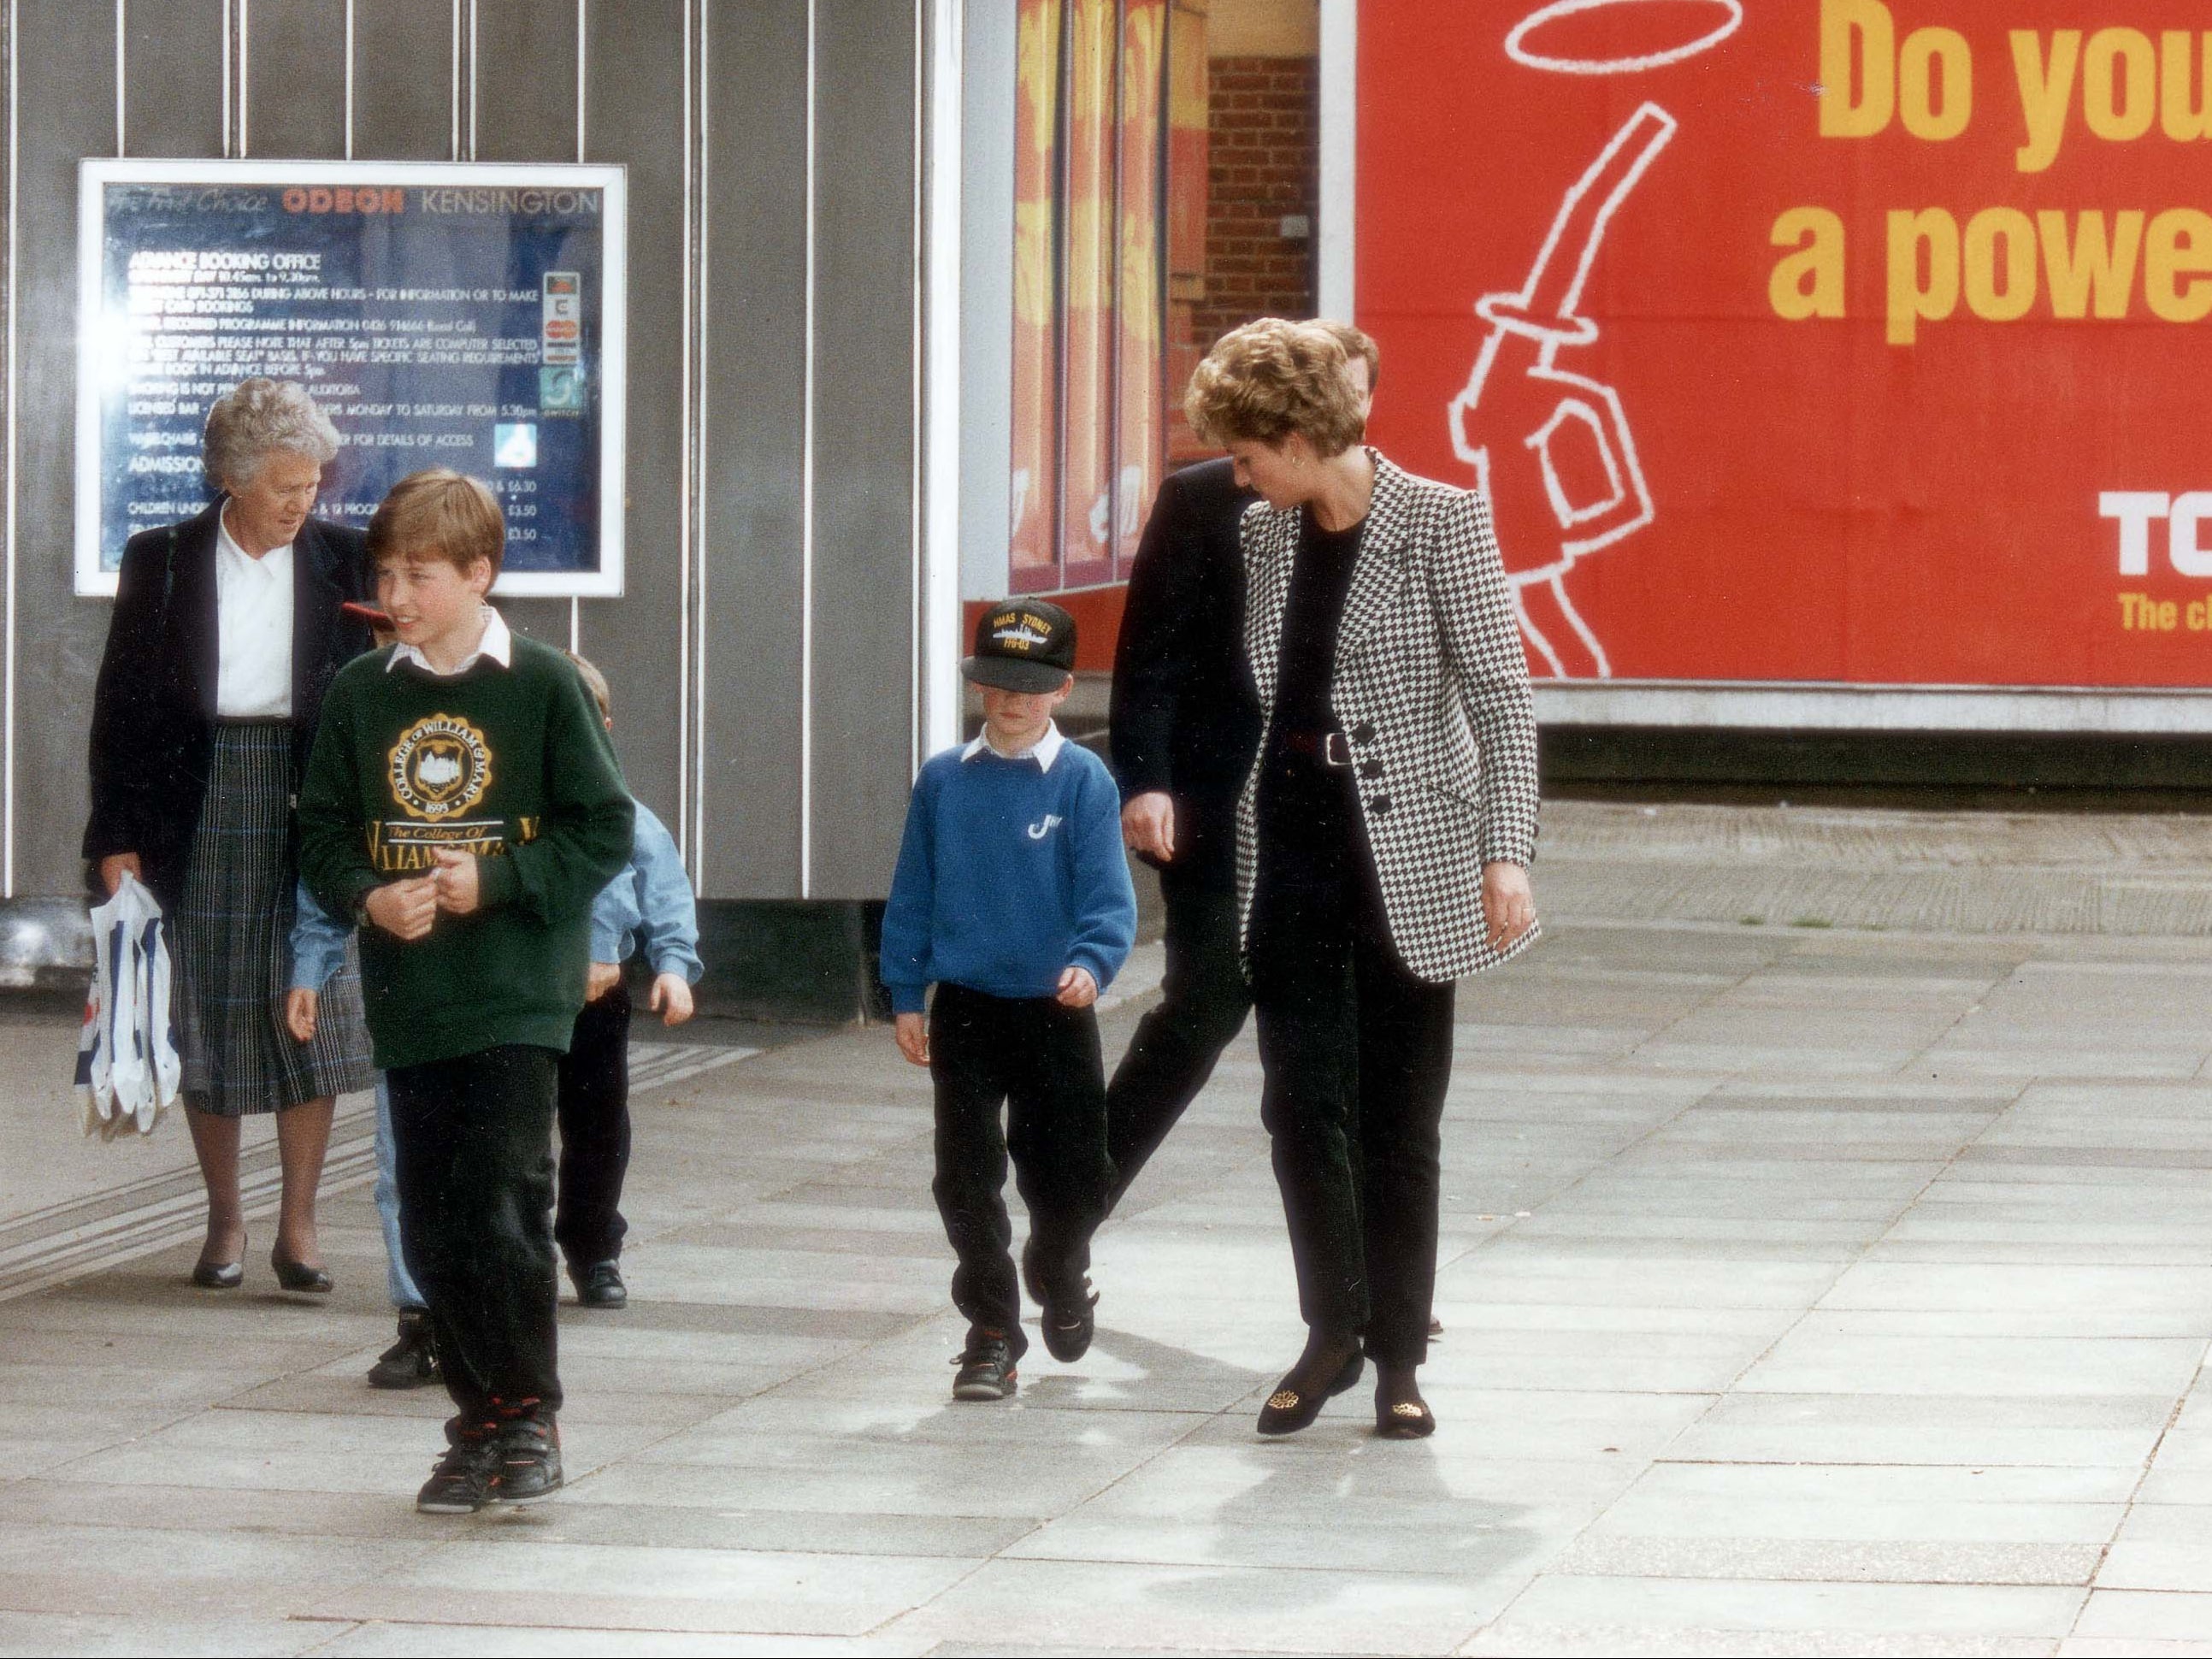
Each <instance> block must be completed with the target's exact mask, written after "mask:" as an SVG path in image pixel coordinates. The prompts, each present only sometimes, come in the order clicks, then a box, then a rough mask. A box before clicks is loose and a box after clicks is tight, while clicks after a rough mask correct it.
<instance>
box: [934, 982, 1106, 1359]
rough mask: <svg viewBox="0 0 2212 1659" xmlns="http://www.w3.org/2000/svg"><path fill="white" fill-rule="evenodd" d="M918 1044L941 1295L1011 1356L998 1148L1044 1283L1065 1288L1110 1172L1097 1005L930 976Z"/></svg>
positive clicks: (1010, 1283) (1086, 1257) (1017, 1311)
mask: <svg viewBox="0 0 2212 1659" xmlns="http://www.w3.org/2000/svg"><path fill="white" fill-rule="evenodd" d="M929 1051H930V1061H929V1073H930V1076H931V1077H932V1078H933V1079H934V1080H935V1082H936V1085H937V1178H936V1180H935V1181H934V1182H933V1184H932V1187H931V1190H932V1192H933V1193H934V1194H935V1195H936V1198H937V1212H938V1214H939V1216H940V1217H942V1218H944V1222H945V1237H946V1238H947V1239H949V1240H950V1241H951V1244H952V1249H953V1253H954V1254H955V1255H957V1256H958V1258H959V1265H958V1266H957V1267H956V1268H955V1269H954V1270H953V1273H952V1302H953V1305H954V1306H955V1307H957V1308H958V1309H959V1310H960V1311H961V1312H962V1313H963V1314H965V1315H967V1316H968V1322H969V1324H970V1325H974V1326H977V1327H980V1328H983V1329H986V1330H994V1331H999V1332H1001V1333H1003V1334H1005V1336H1006V1343H1007V1346H1008V1347H1009V1348H1010V1349H1011V1350H1012V1352H1013V1354H1014V1356H1015V1357H1016V1358H1019V1357H1020V1356H1021V1355H1022V1353H1023V1352H1025V1351H1026V1350H1027V1348H1028V1346H1029V1340H1028V1338H1026V1337H1025V1336H1024V1335H1023V1334H1022V1323H1021V1321H1022V1296H1021V1287H1020V1285H1019V1283H1018V1280H1017V1279H1016V1278H1015V1275H1014V1261H1013V1256H1012V1254H1011V1252H1012V1247H1013V1237H1014V1235H1013V1227H1012V1224H1011V1223H1010V1222H1009V1221H1008V1220H1007V1218H1006V1196H1005V1193H1006V1161H1007V1158H1008V1156H1009V1154H1011V1155H1012V1159H1013V1165H1014V1186H1015V1189H1016V1190H1017V1191H1018V1192H1019V1193H1020V1194H1021V1195H1022V1202H1023V1203H1024V1204H1025V1205H1027V1206H1029V1212H1030V1238H1031V1239H1032V1240H1034V1241H1035V1243H1036V1251H1037V1257H1038V1263H1039V1268H1040V1271H1041V1272H1042V1274H1043V1276H1044V1278H1045V1280H1046V1283H1047V1286H1048V1289H1050V1290H1052V1291H1054V1292H1055V1293H1057V1292H1058V1291H1060V1290H1062V1289H1065V1290H1066V1291H1069V1292H1070V1293H1071V1294H1073V1293H1075V1292H1077V1291H1079V1287H1080V1285H1081V1284H1082V1281H1083V1274H1084V1273H1085V1271H1087V1270H1088V1269H1089V1267H1090V1266H1091V1234H1092V1233H1093V1232H1095V1231H1097V1227H1098V1223H1099V1222H1100V1221H1101V1220H1102V1219H1103V1218H1104V1216H1105V1213H1106V1190H1107V1187H1108V1185H1109V1182H1111V1181H1112V1179H1113V1174H1114V1172H1113V1170H1112V1167H1111V1166H1110V1165H1109V1164H1108V1163H1107V1162H1106V1098H1105V1095H1106V1089H1105V1082H1106V1079H1105V1068H1104V1065H1103V1061H1102V1060H1101V1058H1100V1055H1099V1051H1098V1019H1097V1015H1096V1014H1094V1013H1093V1012H1091V1010H1090V1009H1088V1008H1063V1007H1061V1006H1060V1004H1059V1003H1057V1002H1055V1001H1054V1000H1052V999H1051V998H1049V997H1037V998H1023V999H1019V1000H1016V999H1011V998H1006V997H994V996H987V995H985V994H983V993H982V992H981V991H971V990H969V989H968V988H967V987H965V986H960V985H939V987H937V1000H936V1002H935V1004H934V1006H933V1007H932V1008H931V1010H930V1015H929ZM1001 1107H1003V1108H1004V1109H1005V1110H1006V1124H1005V1127H1004V1128H1003V1129H1001V1127H1000V1120H999V1113H1000V1108H1001Z"/></svg>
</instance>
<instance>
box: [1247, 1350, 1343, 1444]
mask: <svg viewBox="0 0 2212 1659" xmlns="http://www.w3.org/2000/svg"><path fill="white" fill-rule="evenodd" d="M1366 1365H1367V1356H1366V1355H1365V1354H1364V1353H1363V1352H1360V1350H1359V1348H1358V1345H1357V1344H1355V1345H1354V1346H1353V1347H1352V1353H1351V1356H1350V1358H1347V1359H1346V1360H1345V1362H1344V1364H1343V1366H1342V1368H1341V1369H1340V1370H1338V1371H1337V1373H1336V1375H1335V1376H1334V1377H1333V1378H1332V1379H1331V1380H1330V1381H1329V1382H1328V1383H1327V1384H1326V1385H1325V1386H1319V1387H1316V1386H1315V1385H1313V1384H1310V1383H1304V1382H1301V1381H1300V1373H1301V1372H1302V1371H1303V1370H1304V1369H1305V1361H1304V1360H1303V1359H1302V1360H1300V1361H1299V1362H1298V1364H1296V1365H1293V1366H1291V1369H1290V1370H1289V1372H1288V1374H1286V1375H1285V1376H1284V1378H1283V1380H1282V1381H1281V1382H1280V1383H1277V1384H1276V1385H1275V1391H1274V1393H1273V1394H1271V1395H1268V1396H1267V1404H1266V1405H1264V1406H1262V1407H1260V1432H1261V1434H1296V1433H1297V1431H1299V1430H1300V1429H1303V1428H1308V1427H1310V1426H1311V1425H1312V1423H1313V1420H1314V1419H1316V1417H1319V1416H1320V1415H1321V1408H1322V1407H1323V1406H1324V1405H1326V1404H1327V1403H1328V1401H1331V1400H1333V1399H1334V1398H1335V1397H1336V1396H1337V1395H1340V1394H1342V1393H1343V1392H1344V1391H1345V1390H1346V1389H1349V1388H1350V1387H1352V1384H1354V1383H1357V1382H1358V1381H1359V1374H1360V1372H1361V1371H1362V1370H1365V1369H1366Z"/></svg>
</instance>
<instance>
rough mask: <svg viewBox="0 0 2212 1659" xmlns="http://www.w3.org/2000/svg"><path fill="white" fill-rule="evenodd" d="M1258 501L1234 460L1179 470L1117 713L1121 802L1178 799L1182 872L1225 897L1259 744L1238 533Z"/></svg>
mask: <svg viewBox="0 0 2212 1659" xmlns="http://www.w3.org/2000/svg"><path fill="white" fill-rule="evenodd" d="M1258 499H1259V497H1258V496H1256V495H1253V494H1252V493H1251V492H1250V491H1249V490H1245V489H1238V488H1237V480H1236V477H1235V473H1234V470H1233V468H1232V466H1231V463H1230V462H1228V461H1226V460H1218V461H1201V462H1200V463H1199V464H1198V465H1196V466H1191V467H1186V468H1184V469H1183V470H1182V471H1180V472H1175V473H1170V475H1169V476H1168V477H1167V478H1166V480H1165V481H1164V483H1162V484H1161V485H1160V493H1159V499H1158V501H1154V502H1153V504H1152V518H1151V520H1149V521H1148V522H1147V523H1146V526H1145V534H1144V539H1143V540H1142V541H1141V542H1139V544H1138V546H1137V559H1136V564H1135V567H1134V568H1133V569H1132V570H1131V572H1130V573H1129V592H1128V598H1127V605H1126V608H1125V609H1124V611H1123V612H1122V616H1121V642H1120V644H1119V645H1118V646H1117V647H1116V648H1115V653H1114V696H1113V703H1112V708H1111V712H1110V714H1109V739H1110V742H1111V744H1112V746H1113V755H1114V772H1115V777H1116V779H1117V780H1118V781H1120V783H1121V799H1124V800H1127V799H1129V798H1130V797H1132V796H1134V795H1141V794H1145V793H1148V792H1150V791H1152V790H1156V789H1159V790H1165V791H1166V792H1167V793H1169V794H1170V795H1171V796H1173V797H1174V798H1175V802H1176V856H1175V860H1174V870H1175V873H1176V874H1177V875H1184V874H1188V876H1189V877H1190V878H1192V879H1194V880H1202V881H1205V882H1206V883H1207V884H1210V885H1213V886H1217V887H1218V888H1220V889H1221V890H1223V891H1225V892H1226V891H1229V890H1232V889H1233V888H1234V886H1235V884H1236V879H1237V791H1238V790H1239V789H1240V788H1242V787H1243V782H1244V775H1245V773H1246V772H1247V771H1249V769H1250V768H1251V764H1252V757H1253V756H1254V755H1255V753H1257V752H1258V750H1259V746H1260V703H1259V699H1258V697H1257V696H1256V695H1255V692H1254V690H1253V688H1252V676H1251V671H1249V669H1248V668H1247V667H1246V665H1245V660H1244V623H1243V618H1244V556H1243V550H1242V548H1241V546H1240V544H1239V543H1238V539H1237V526H1238V524H1239V523H1240V521H1241V520H1243V516H1244V509H1245V508H1246V507H1249V506H1250V505H1251V504H1252V503H1253V502H1254V501H1257V500H1258Z"/></svg>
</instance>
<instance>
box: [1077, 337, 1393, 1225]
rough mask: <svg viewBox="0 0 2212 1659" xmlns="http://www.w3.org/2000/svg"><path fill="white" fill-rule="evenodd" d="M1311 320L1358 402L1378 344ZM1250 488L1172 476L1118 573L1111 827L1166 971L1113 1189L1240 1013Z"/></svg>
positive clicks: (1120, 1086)
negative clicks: (1153, 876)
mask: <svg viewBox="0 0 2212 1659" xmlns="http://www.w3.org/2000/svg"><path fill="white" fill-rule="evenodd" d="M1323 326H1325V327H1328V328H1329V329H1330V330H1331V331H1332V332H1334V333H1335V334H1336V335H1337V337H1338V339H1339V340H1340V343H1342V344H1343V346H1344V348H1345V355H1346V356H1347V357H1348V358H1350V359H1351V364H1352V376H1353V379H1354V380H1356V381H1358V384H1359V392H1360V398H1361V403H1362V406H1363V410H1364V406H1365V404H1367V403H1368V402H1369V401H1370V400H1371V399H1372V398H1373V396H1374V387H1375V380H1376V373H1377V371H1378V368H1379V367H1380V363H1379V354H1378V353H1377V351H1376V345H1375V342H1374V341H1373V340H1371V339H1370V338H1369V337H1367V336H1366V335H1365V334H1364V333H1362V332H1361V331H1359V330H1358V329H1356V328H1353V327H1352V325H1349V324H1346V323H1330V324H1325V325H1323ZM1258 499H1259V498H1258V497H1257V496H1256V495H1254V494H1253V493H1252V492H1251V491H1250V490H1249V489H1244V488H1243V487H1242V486H1241V485H1240V484H1239V483H1238V482H1237V478H1236V476H1235V467H1234V465H1233V463H1231V461H1229V460H1228V459H1220V460H1213V461H1201V462H1200V463H1199V464H1198V465H1195V466H1191V467H1186V468H1184V469H1183V470H1182V471H1180V472H1176V473H1174V474H1172V475H1170V477H1168V478H1167V479H1166V481H1165V482H1164V483H1162V484H1161V486H1160V493H1159V497H1158V500H1157V501H1154V503H1153V504H1152V518H1151V520H1149V521H1148V522H1147V523H1146V526H1145V534H1144V539H1143V540H1142V541H1141V542H1140V543H1139V545H1138V548H1137V558H1136V563H1135V567H1134V568H1133V569H1132V570H1131V572H1130V574H1129V593H1128V599H1127V607H1126V609H1125V610H1124V611H1123V613H1122V618H1121V641H1120V644H1119V645H1118V646H1117V647H1116V648H1115V655H1114V696H1113V705H1112V711H1111V714H1110V725H1109V736H1110V740H1111V743H1112V745H1113V754H1114V771H1115V777H1116V778H1117V779H1118V780H1119V781H1120V783H1121V801H1122V806H1121V836H1122V839H1123V840H1124V841H1126V842H1127V843H1128V845H1129V846H1130V847H1131V848H1133V849H1134V850H1135V851H1136V853H1137V854H1138V855H1139V857H1141V858H1143V859H1144V860H1146V862H1147V863H1149V864H1151V865H1152V866H1153V867H1154V868H1155V869H1157V870H1158V872H1160V896H1161V897H1162V899H1163V900H1164V902H1165V905H1166V908H1167V970H1166V974H1165V975H1164V978H1163V981H1162V984H1161V989H1162V996H1161V1000H1160V1004H1159V1006H1158V1007H1157V1008H1154V1009H1153V1010H1152V1012H1149V1013H1147V1014H1146V1016H1145V1018H1143V1019H1142V1020H1140V1021H1139V1022H1138V1025H1137V1030H1136V1034H1135V1035H1134V1036H1133V1037H1131V1038H1130V1040H1129V1048H1128V1052H1127V1054H1125V1055H1123V1056H1122V1060H1121V1065H1120V1066H1119V1067H1118V1068H1117V1069H1116V1070H1115V1073H1114V1080H1113V1082H1112V1084H1111V1085H1109V1087H1108V1090H1107V1095H1106V1145H1107V1151H1108V1152H1109V1155H1110V1156H1111V1157H1112V1158H1113V1160H1114V1168H1115V1185H1114V1192H1113V1200H1114V1201H1115V1202H1116V1203H1118V1202H1119V1201H1120V1200H1121V1194H1123V1193H1124V1192H1126V1191H1127V1190H1128V1188H1129V1184H1130V1182H1133V1181H1134V1180H1135V1179H1136V1178H1137V1172H1138V1171H1139V1170H1141V1169H1143V1168H1144V1167H1145V1164H1146V1161H1147V1160H1149V1159H1150V1158H1151V1157H1152V1154H1153V1152H1156V1151H1158V1148H1159V1145H1160V1143H1161V1142H1162V1141H1163V1140H1164V1139H1167V1135H1168V1132H1169V1131H1170V1129H1172V1128H1174V1127H1175V1126H1176V1121H1177V1120H1178V1119H1180V1118H1181V1117H1182V1115H1183V1111H1184V1109H1186V1108H1187V1107H1188V1106H1189V1104H1190V1103H1191V1102H1192V1101H1193V1100H1194V1099H1195V1098H1196V1097H1197V1096H1198V1091H1200V1089H1202V1088H1204V1087H1205V1086H1206V1079H1207V1078H1209V1077H1210V1076H1212V1073H1213V1065H1214V1061H1215V1060H1218V1059H1219V1058H1220V1056H1221V1051H1222V1050H1223V1049H1224V1048H1227V1047H1228V1046H1229V1044H1230V1042H1231V1040H1232V1039H1233V1038H1234V1037H1235V1036H1236V1035H1237V1032H1238V1030H1241V1029H1242V1028H1243V1024H1244V1017H1245V1016H1246V1015H1247V1014H1248V1013H1249V1012H1251V1007H1252V993H1251V990H1250V987H1249V986H1247V985H1246V983H1245V981H1244V969H1243V962H1242V960H1241V959H1240V956H1239V951H1238V945H1237V795H1238V794H1239V793H1240V792H1241V791H1242V790H1243V787H1244V780H1245V775H1247V774H1248V773H1249V771H1250V770H1251V768H1252V757H1253V755H1254V754H1255V752H1256V750H1258V748H1259V744H1260V711H1259V702H1258V699H1257V697H1256V696H1255V692H1254V690H1253V686H1252V675H1251V671H1250V670H1249V667H1247V666H1246V664H1245V660H1244V561H1243V552H1242V550H1241V549H1240V547H1239V545H1238V531H1239V526H1240V523H1241V521H1242V520H1243V516H1244V509H1245V508H1246V507H1249V505H1251V503H1252V502H1254V501H1257V500H1258Z"/></svg>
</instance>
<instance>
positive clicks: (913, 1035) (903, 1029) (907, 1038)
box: [891, 1014, 929, 1066]
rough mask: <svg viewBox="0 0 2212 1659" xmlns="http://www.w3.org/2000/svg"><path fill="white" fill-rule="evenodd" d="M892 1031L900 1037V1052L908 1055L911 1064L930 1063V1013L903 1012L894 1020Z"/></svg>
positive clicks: (923, 1064) (925, 1064)
mask: <svg viewBox="0 0 2212 1659" xmlns="http://www.w3.org/2000/svg"><path fill="white" fill-rule="evenodd" d="M891 1032H892V1035H893V1036H896V1038H897V1039H898V1050H899V1053H901V1054H904V1055H905V1056H906V1057H907V1060H908V1063H909V1064H911V1065H915V1066H927V1065H928V1064H929V1016H928V1015H927V1014H901V1015H900V1016H899V1017H898V1018H897V1019H896V1020H895V1021H893V1022H892V1026H891Z"/></svg>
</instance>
